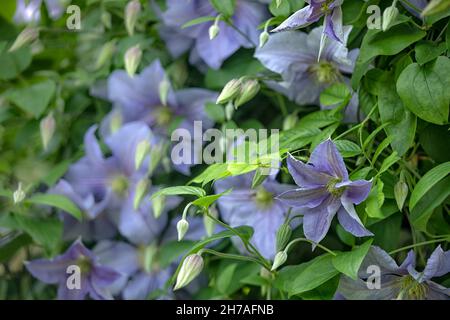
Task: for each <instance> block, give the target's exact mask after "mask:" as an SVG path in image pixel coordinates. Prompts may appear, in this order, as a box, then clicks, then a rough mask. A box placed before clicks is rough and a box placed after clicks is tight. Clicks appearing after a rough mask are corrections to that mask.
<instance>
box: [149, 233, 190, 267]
mask: <svg viewBox="0 0 450 320" xmlns="http://www.w3.org/2000/svg"><path fill="white" fill-rule="evenodd" d="M194 243H195V242H194V241H186V240H183V241H171V242H168V243H165V244H163V245H162V246H161V250H159V251H158V252H159V256H158V259H159V260H158V261H159V264H160V266H161V268H167V267H169V266H170V265H171V264H172V263H173V262H175V261H176V260H178V259H179V258H180V257H181V256H182V255H183V254H184V253H186V252H187V251H188V250H189V249H190V248H192V246H193V245H194Z"/></svg>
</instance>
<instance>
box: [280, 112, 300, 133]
mask: <svg viewBox="0 0 450 320" xmlns="http://www.w3.org/2000/svg"><path fill="white" fill-rule="evenodd" d="M297 120H298V117H297V115H296V114H290V115H288V116H287V117H286V118H285V119H284V121H283V130H289V129H292V128H293V127H294V126H295V125H296V124H297Z"/></svg>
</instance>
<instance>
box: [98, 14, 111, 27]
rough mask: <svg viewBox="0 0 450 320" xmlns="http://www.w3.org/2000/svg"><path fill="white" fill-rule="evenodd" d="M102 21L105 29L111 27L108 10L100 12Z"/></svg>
mask: <svg viewBox="0 0 450 320" xmlns="http://www.w3.org/2000/svg"><path fill="white" fill-rule="evenodd" d="M101 19H102V23H103V25H104V26H105V28H106V29H111V26H112V24H111V14H110V13H109V12H108V11H103V12H102V16H101Z"/></svg>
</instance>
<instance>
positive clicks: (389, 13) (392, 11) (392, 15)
mask: <svg viewBox="0 0 450 320" xmlns="http://www.w3.org/2000/svg"><path fill="white" fill-rule="evenodd" d="M397 16H398V9H397V7H394V6H390V7H387V8H386V9H385V10H384V12H383V24H382V27H381V28H382V30H383V31H387V30H388V29H389V28H390V27H391V25H392V23H393V22H394V21H395V19H396V18H397Z"/></svg>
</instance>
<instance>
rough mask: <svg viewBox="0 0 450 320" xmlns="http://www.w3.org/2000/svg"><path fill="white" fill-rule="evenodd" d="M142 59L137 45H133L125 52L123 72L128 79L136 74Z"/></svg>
mask: <svg viewBox="0 0 450 320" xmlns="http://www.w3.org/2000/svg"><path fill="white" fill-rule="evenodd" d="M141 58H142V50H141V48H140V47H139V45H135V46H134V47H131V48H129V49H128V50H127V52H125V56H124V61H125V70H127V73H128V75H129V76H130V77H133V76H134V74H135V73H136V70H137V68H138V66H139V63H141Z"/></svg>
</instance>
